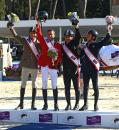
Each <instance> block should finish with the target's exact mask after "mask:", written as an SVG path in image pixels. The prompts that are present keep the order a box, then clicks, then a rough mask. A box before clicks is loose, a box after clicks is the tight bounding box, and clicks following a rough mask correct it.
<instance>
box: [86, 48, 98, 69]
mask: <svg viewBox="0 0 119 130" xmlns="http://www.w3.org/2000/svg"><path fill="white" fill-rule="evenodd" d="M84 52H85V54H86V55H87V57H88V59H89V60H90V61H91V63H92V64H93V65H94V66H95V68H96V70H98V71H99V69H100V63H99V61H98V60H97V58H96V57H95V56H94V55H93V54H92V52H91V51H90V50H89V48H88V47H86V48H84Z"/></svg>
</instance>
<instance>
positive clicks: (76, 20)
mask: <svg viewBox="0 0 119 130" xmlns="http://www.w3.org/2000/svg"><path fill="white" fill-rule="evenodd" d="M68 18H69V20H70V21H71V23H72V25H77V24H78V23H79V16H78V15H77V12H69V13H68Z"/></svg>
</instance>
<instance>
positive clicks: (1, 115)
mask: <svg viewBox="0 0 119 130" xmlns="http://www.w3.org/2000/svg"><path fill="white" fill-rule="evenodd" d="M0 120H10V112H8V111H4V112H0Z"/></svg>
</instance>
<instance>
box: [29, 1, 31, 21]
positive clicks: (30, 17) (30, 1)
mask: <svg viewBox="0 0 119 130" xmlns="http://www.w3.org/2000/svg"><path fill="white" fill-rule="evenodd" d="M30 19H31V0H29V20H30Z"/></svg>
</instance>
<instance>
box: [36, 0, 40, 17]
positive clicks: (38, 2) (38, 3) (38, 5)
mask: <svg viewBox="0 0 119 130" xmlns="http://www.w3.org/2000/svg"><path fill="white" fill-rule="evenodd" d="M39 7H40V0H38V1H37V7H36V12H35V17H36V16H37V15H38V10H39Z"/></svg>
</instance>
